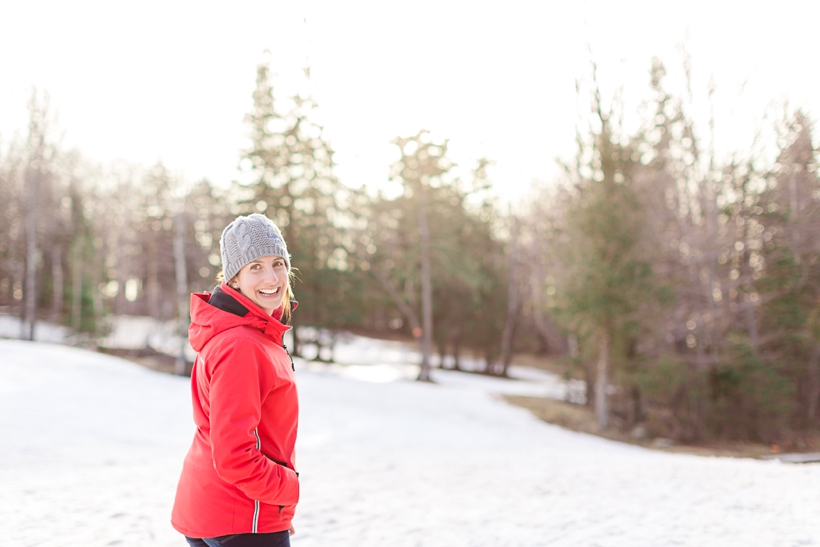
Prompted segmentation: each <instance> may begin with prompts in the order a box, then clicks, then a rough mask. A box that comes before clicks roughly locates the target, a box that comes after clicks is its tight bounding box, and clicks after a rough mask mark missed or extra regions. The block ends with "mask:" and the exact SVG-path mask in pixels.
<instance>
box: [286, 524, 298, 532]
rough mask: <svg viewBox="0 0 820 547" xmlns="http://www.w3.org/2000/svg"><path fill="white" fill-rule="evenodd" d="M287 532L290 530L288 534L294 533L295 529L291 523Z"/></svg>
mask: <svg viewBox="0 0 820 547" xmlns="http://www.w3.org/2000/svg"><path fill="white" fill-rule="evenodd" d="M288 532H290V535H294V534H296V529H295V528H294V527H293V524H291V525H290V530H288Z"/></svg>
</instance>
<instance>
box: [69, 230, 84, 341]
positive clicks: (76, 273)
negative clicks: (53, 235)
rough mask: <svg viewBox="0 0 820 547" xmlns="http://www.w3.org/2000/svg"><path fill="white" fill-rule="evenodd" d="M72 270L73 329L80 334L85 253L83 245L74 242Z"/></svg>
mask: <svg viewBox="0 0 820 547" xmlns="http://www.w3.org/2000/svg"><path fill="white" fill-rule="evenodd" d="M72 254H73V255H74V256H73V260H72V262H73V264H72V268H71V327H72V328H73V329H74V330H75V331H76V332H80V326H81V322H82V313H83V311H82V307H83V252H82V243H81V242H80V241H75V242H74V252H73V253H72Z"/></svg>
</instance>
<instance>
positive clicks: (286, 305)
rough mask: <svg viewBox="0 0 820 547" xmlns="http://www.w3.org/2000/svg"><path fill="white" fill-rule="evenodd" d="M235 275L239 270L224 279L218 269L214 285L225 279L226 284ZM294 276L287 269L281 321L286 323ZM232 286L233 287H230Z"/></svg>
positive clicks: (287, 321)
mask: <svg viewBox="0 0 820 547" xmlns="http://www.w3.org/2000/svg"><path fill="white" fill-rule="evenodd" d="M237 277H239V272H237V274H236V275H235V276H233V277H232V278H230V279H227V280H226V279H225V272H224V271H223V270H219V271H218V272H216V286H217V287H218V286H219V285H220V284H221V283H222V282H223V281H225V282H226V283H227V284H228V285H230V284H231V283H232V282H233V281H234V280H235V279H236V278H237ZM295 278H296V275H295V274H294V273H293V269H289V270H288V284H287V289H288V290H287V291H285V296H283V297H282V306H281V307H282V319H281V321H282V323H284V324H286V325H287V324H288V323H290V317H291V309H290V308H291V305H290V303H291V302H292V301H293V280H294V279H295ZM231 288H233V287H231Z"/></svg>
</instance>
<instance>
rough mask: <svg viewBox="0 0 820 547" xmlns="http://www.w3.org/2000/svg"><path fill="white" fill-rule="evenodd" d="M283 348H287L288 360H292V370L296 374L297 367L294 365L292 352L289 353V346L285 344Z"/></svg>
mask: <svg viewBox="0 0 820 547" xmlns="http://www.w3.org/2000/svg"><path fill="white" fill-rule="evenodd" d="M282 347H283V348H285V353H287V354H288V358H290V368H292V369H293V372H296V365H294V364H293V357H291V356H290V352H289V351H288V345H287V344H285V343H284V342H283V343H282Z"/></svg>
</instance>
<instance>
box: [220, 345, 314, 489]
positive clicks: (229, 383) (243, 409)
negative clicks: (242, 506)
mask: <svg viewBox="0 0 820 547" xmlns="http://www.w3.org/2000/svg"><path fill="white" fill-rule="evenodd" d="M215 353H216V355H214V356H213V357H215V358H216V359H214V360H213V361H212V362H213V369H212V370H213V371H212V374H211V381H210V425H211V452H212V456H213V462H214V468H215V469H216V473H217V475H219V477H220V478H221V479H222V480H224V481H226V482H228V483H230V484H233V485H235V486H236V487H237V488H239V489H240V490H241V491H242V492H244V494H245V495H246V496H248V497H249V498H251V499H253V500H259V501H262V502H264V503H268V504H272V505H294V504H296V502H297V501H298V500H299V481H298V477H297V475H296V472H295V471H294V470H293V469H289V468H287V467H285V466H283V465H280V464H278V463H276V462H274V461H272V460H270V459H268V458H267V457H265V455H264V454H263V453H262V451H261V450H260V446H259V440H258V436H257V435H258V433H257V427H258V426H259V421H260V419H261V413H262V396H263V390H265V389H266V388H270V387H271V386H264V385H262V377H261V372H262V369H261V367H262V366H263V365H267V364H268V363H269V362H270V358H269V356H268V354H267V352H266V351H265V350H264V349H263V348H262V347H260V346H259V345H258V344H257V343H255V342H254V341H252V340H248V339H241V340H234V341H232V342H229V343H226V344H224V345H223V347H222V348H220V349H219V351H217V352H215Z"/></svg>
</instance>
